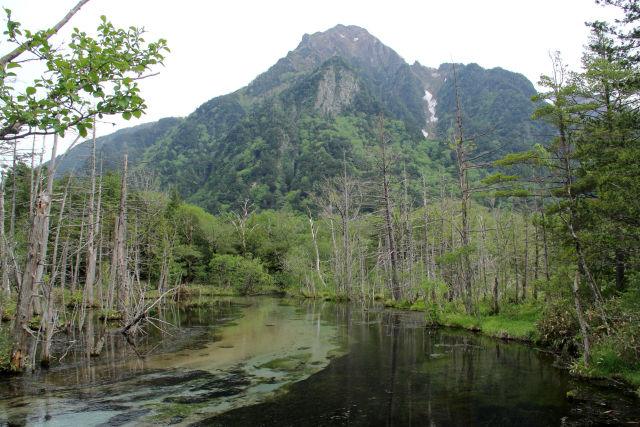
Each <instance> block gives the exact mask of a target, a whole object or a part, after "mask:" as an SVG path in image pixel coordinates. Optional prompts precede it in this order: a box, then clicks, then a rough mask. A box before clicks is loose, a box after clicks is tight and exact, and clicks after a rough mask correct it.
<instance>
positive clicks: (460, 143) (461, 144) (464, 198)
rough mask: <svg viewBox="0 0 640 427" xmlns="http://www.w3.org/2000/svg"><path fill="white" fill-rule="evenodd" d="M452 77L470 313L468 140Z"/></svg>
mask: <svg viewBox="0 0 640 427" xmlns="http://www.w3.org/2000/svg"><path fill="white" fill-rule="evenodd" d="M453 77H454V79H455V89H456V111H457V113H456V118H457V120H456V121H457V126H458V135H457V138H456V141H455V148H456V157H457V160H458V178H459V181H460V196H461V199H460V214H461V217H462V227H461V237H462V246H463V248H464V250H463V253H462V268H461V274H462V280H463V286H464V291H465V308H466V311H467V314H471V308H472V307H471V305H472V296H471V293H472V292H471V291H472V290H471V260H470V258H469V252H468V249H469V219H468V212H469V179H468V177H467V173H468V170H469V164H468V163H469V161H468V159H467V146H466V143H467V142H468V140H466V139H465V138H464V134H463V132H462V108H461V107H460V94H459V92H458V77H457V74H456V72H455V67H454V69H453Z"/></svg>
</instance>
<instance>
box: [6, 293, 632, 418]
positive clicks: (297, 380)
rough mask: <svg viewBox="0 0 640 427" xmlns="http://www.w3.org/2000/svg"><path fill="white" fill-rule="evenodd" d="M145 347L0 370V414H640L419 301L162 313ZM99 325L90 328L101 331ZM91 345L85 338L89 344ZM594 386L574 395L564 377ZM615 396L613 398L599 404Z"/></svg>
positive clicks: (228, 306) (119, 344) (250, 303)
mask: <svg viewBox="0 0 640 427" xmlns="http://www.w3.org/2000/svg"><path fill="white" fill-rule="evenodd" d="M155 316H156V318H157V319H158V322H169V323H171V324H172V325H174V326H173V327H171V328H168V329H167V330H166V331H165V332H160V331H158V330H155V329H151V330H150V331H149V334H148V335H146V336H145V337H143V338H141V339H140V341H139V343H138V348H137V351H138V352H140V353H143V354H146V356H145V357H142V358H139V357H136V356H135V354H134V353H133V352H132V349H131V348H130V346H128V345H127V344H126V342H124V341H123V340H118V339H117V337H110V339H109V340H107V342H106V344H105V351H104V354H103V355H102V356H101V357H100V358H99V359H98V360H91V359H89V358H88V357H87V352H86V348H87V347H83V345H84V344H86V342H90V341H91V340H92V339H94V338H95V334H96V333H97V332H96V331H97V330H99V328H95V330H94V331H93V332H90V329H85V331H83V333H81V334H78V336H77V337H74V339H76V340H77V342H78V346H77V348H75V347H74V349H72V350H69V352H68V353H67V356H65V357H66V358H67V362H68V363H67V364H66V365H60V366H58V367H55V368H53V369H51V370H50V371H48V372H41V373H39V374H36V375H30V376H29V375H28V376H24V377H20V378H13V379H10V380H3V381H2V382H1V383H0V424H2V423H9V422H10V423H15V424H18V425H22V424H36V425H37V424H43V425H70V424H78V425H99V424H101V423H106V424H108V425H138V424H164V425H166V424H178V425H187V424H190V423H194V424H195V425H242V424H246V425H279V426H282V425H344V424H349V425H433V426H435V425H471V424H473V425H558V424H560V423H565V424H574V425H581V424H584V423H589V422H596V423H614V424H615V423H617V422H623V421H624V422H627V421H634V420H638V419H639V416H638V409H637V408H636V407H635V406H637V401H635V400H634V399H632V398H630V397H626V396H624V395H622V394H620V393H617V392H615V391H612V390H611V389H605V388H598V387H596V386H594V385H593V384H591V383H581V382H576V381H575V380H573V379H571V378H570V377H569V376H568V375H567V374H566V372H564V371H560V370H558V369H556V368H554V366H553V363H552V362H553V360H552V359H551V358H550V357H549V356H548V355H546V354H545V353H542V352H538V351H536V350H535V349H533V348H531V347H530V346H526V345H521V344H516V343H504V342H499V341H496V340H493V339H488V338H484V337H481V336H479V335H472V334H468V333H463V332H456V331H450V330H429V329H425V328H424V315H423V314H422V313H411V312H390V311H384V310H383V309H382V308H380V307H367V306H361V305H355V304H352V305H347V304H332V303H326V302H322V301H302V300H284V299H273V298H244V299H225V300H221V301H217V302H216V303H215V304H213V305H210V304H205V303H203V304H202V305H201V306H198V307H196V308H192V309H190V310H180V309H179V308H177V307H176V306H166V307H163V308H162V309H160V310H159V311H158V313H157V314H156V315H155ZM92 335H93V336H92ZM83 348H84V349H85V350H83ZM572 389H579V390H580V394H581V395H582V396H585V398H584V399H581V400H580V401H579V402H578V403H574V404H569V403H567V402H566V399H565V393H566V391H568V390H572ZM602 405H606V406H602Z"/></svg>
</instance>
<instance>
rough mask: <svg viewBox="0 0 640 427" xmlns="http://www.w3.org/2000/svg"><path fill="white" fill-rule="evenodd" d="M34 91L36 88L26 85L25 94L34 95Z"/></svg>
mask: <svg viewBox="0 0 640 427" xmlns="http://www.w3.org/2000/svg"><path fill="white" fill-rule="evenodd" d="M35 93H36V88H35V87H33V86H29V87H27V95H34V94H35Z"/></svg>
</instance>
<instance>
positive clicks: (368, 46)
mask: <svg viewBox="0 0 640 427" xmlns="http://www.w3.org/2000/svg"><path fill="white" fill-rule="evenodd" d="M309 55H312V56H313V57H315V58H316V59H317V62H316V63H315V64H314V65H315V66H318V65H319V63H322V62H324V61H326V60H327V59H329V58H330V57H332V56H334V55H338V56H343V57H345V58H350V59H356V60H357V61H358V62H360V64H362V65H365V66H368V67H376V68H378V67H382V68H385V69H390V70H396V69H397V68H398V67H400V66H401V65H402V64H404V60H403V59H402V58H401V57H400V55H398V54H397V53H396V52H395V51H394V50H393V49H391V48H390V47H388V46H385V45H384V44H383V43H382V42H380V40H378V39H377V38H375V37H374V36H372V35H371V34H369V32H368V31H367V30H365V29H364V28H361V27H358V26H356V25H341V24H339V25H336V26H335V27H333V28H330V29H329V30H327V31H323V32H317V33H314V34H311V35H309V34H305V35H304V36H303V37H302V41H301V42H300V44H299V45H298V47H297V48H296V49H295V50H293V51H292V52H289V54H288V55H287V58H289V59H290V60H292V61H294V62H299V61H298V59H299V58H300V57H301V56H304V57H308V56H309ZM305 62H306V61H305Z"/></svg>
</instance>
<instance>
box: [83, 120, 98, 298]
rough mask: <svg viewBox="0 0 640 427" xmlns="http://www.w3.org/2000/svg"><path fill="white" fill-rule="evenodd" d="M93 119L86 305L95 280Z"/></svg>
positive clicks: (94, 144) (94, 149)
mask: <svg viewBox="0 0 640 427" xmlns="http://www.w3.org/2000/svg"><path fill="white" fill-rule="evenodd" d="M95 122H96V121H95V117H94V119H93V138H92V144H91V192H90V194H89V219H88V222H87V273H86V278H85V282H84V292H85V297H86V301H87V306H89V307H92V306H93V305H94V291H93V286H94V284H95V281H96V248H95V238H96V228H97V226H96V220H95V216H96V215H95V211H96V207H95V193H96V124H95Z"/></svg>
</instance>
